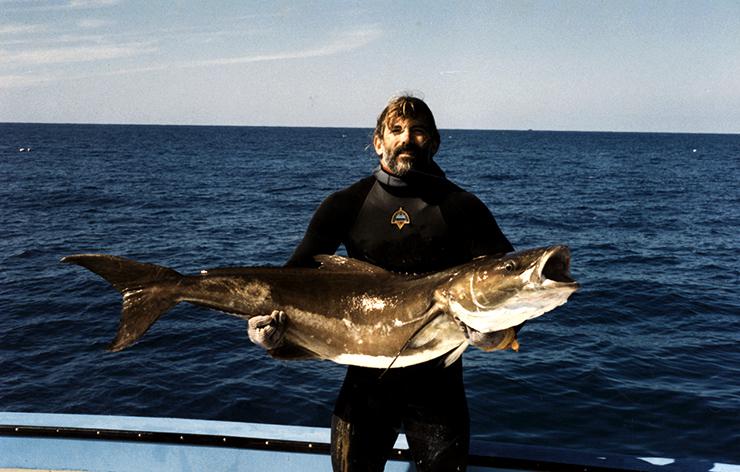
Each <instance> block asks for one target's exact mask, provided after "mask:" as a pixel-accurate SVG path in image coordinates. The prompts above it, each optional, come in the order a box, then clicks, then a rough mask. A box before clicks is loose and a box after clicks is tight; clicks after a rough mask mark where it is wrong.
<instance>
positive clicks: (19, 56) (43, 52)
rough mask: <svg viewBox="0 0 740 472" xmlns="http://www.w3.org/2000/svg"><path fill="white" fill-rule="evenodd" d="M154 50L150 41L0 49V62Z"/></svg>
mask: <svg viewBox="0 0 740 472" xmlns="http://www.w3.org/2000/svg"><path fill="white" fill-rule="evenodd" d="M154 51H156V48H154V47H153V46H152V45H151V43H129V44H123V45H98V46H73V47H61V48H46V49H32V50H29V51H21V52H8V51H3V50H0V64H11V65H43V64H64V63H70V62H90V61H98V60H103V59H115V58H122V57H131V56H136V55H140V54H147V53H151V52H154Z"/></svg>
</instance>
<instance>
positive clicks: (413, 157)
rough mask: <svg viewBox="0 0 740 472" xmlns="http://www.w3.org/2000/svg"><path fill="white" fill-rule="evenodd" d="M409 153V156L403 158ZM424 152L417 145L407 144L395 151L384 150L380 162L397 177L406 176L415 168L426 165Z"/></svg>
mask: <svg viewBox="0 0 740 472" xmlns="http://www.w3.org/2000/svg"><path fill="white" fill-rule="evenodd" d="M403 153H408V154H409V155H408V156H401V154H403ZM423 156H424V150H423V149H422V148H420V147H419V146H417V145H415V144H407V145H406V146H402V147H399V148H397V149H394V150H393V151H390V152H389V151H388V150H383V156H382V157H381V158H380V162H381V163H382V164H383V165H384V166H385V167H386V168H387V169H388V170H390V171H391V173H392V174H394V175H397V176H399V177H400V176H403V175H406V174H407V173H408V172H409V171H410V170H411V169H413V168H414V167H419V165H423V164H424V160H425V159H424V158H423Z"/></svg>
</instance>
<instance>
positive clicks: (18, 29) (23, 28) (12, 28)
mask: <svg viewBox="0 0 740 472" xmlns="http://www.w3.org/2000/svg"><path fill="white" fill-rule="evenodd" d="M45 30H46V27H45V26H44V25H23V24H11V25H0V34H8V35H10V34H23V33H38V32H40V31H45Z"/></svg>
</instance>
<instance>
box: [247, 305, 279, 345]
mask: <svg viewBox="0 0 740 472" xmlns="http://www.w3.org/2000/svg"><path fill="white" fill-rule="evenodd" d="M287 326H288V315H286V314H285V312H283V311H280V310H275V311H273V312H272V313H271V314H269V315H260V316H253V317H252V318H249V321H247V336H249V340H250V341H252V342H253V343H255V344H256V345H258V346H260V347H261V348H263V349H267V350H268V351H269V350H271V349H275V348H278V347H280V346H282V344H283V338H284V336H285V328H287Z"/></svg>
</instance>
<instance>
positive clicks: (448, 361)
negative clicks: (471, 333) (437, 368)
mask: <svg viewBox="0 0 740 472" xmlns="http://www.w3.org/2000/svg"><path fill="white" fill-rule="evenodd" d="M467 348H468V342H467V341H463V342H462V344H460V345H459V346H457V347H456V348H455V349H453V350H452V351H450V352H449V354H447V355H446V356H445V360H444V365H445V367H449V366H451V365H452V363H453V362H455V361H456V360H458V359H459V358H460V356H462V355H463V353H464V352H465V350H466V349H467Z"/></svg>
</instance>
